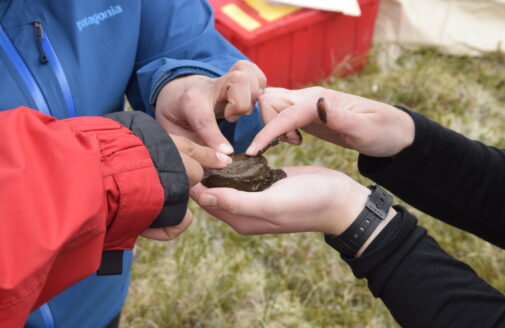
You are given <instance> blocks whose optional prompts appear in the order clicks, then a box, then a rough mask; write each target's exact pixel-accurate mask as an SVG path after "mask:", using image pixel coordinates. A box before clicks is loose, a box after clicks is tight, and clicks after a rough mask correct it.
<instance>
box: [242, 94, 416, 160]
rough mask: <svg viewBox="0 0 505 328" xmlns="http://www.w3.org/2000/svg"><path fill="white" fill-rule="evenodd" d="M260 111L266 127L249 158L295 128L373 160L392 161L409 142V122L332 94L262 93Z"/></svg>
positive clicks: (373, 104) (379, 106)
mask: <svg viewBox="0 0 505 328" xmlns="http://www.w3.org/2000/svg"><path fill="white" fill-rule="evenodd" d="M320 98H324V99H323V100H319V99H320ZM318 102H319V106H318ZM260 105H261V110H262V113H264V114H263V118H264V119H265V123H267V124H266V126H265V127H264V128H263V129H262V130H261V131H260V132H259V133H258V134H257V136H256V137H255V139H254V140H253V142H252V143H251V146H250V147H249V149H248V150H247V151H246V153H247V154H248V155H256V153H257V152H258V151H259V150H261V149H263V148H264V147H265V145H266V144H268V142H269V141H270V140H272V139H273V138H275V137H277V136H279V135H282V134H284V133H287V132H290V131H294V130H295V129H297V128H303V129H304V130H305V131H306V132H308V133H310V134H313V135H314V136H316V137H318V138H321V139H323V140H326V141H329V142H332V143H334V144H337V145H340V146H343V147H346V148H350V149H354V150H357V151H359V152H360V153H362V154H365V155H368V156H374V157H388V156H393V155H396V154H398V153H399V152H401V151H402V150H403V149H405V148H406V147H408V146H410V145H411V144H412V142H413V140H414V133H415V131H414V122H413V120H412V118H411V117H410V116H409V115H408V114H407V113H405V112H403V111H401V110H399V109H397V108H395V107H393V106H390V105H387V104H383V103H381V102H377V101H373V100H369V99H366V98H362V97H358V96H354V95H350V94H346V93H342V92H338V91H335V90H328V89H324V88H321V87H313V88H308V89H302V90H293V91H291V90H286V89H280V88H267V89H266V90H265V92H264V93H263V94H262V96H261V97H260ZM322 120H325V121H326V122H322Z"/></svg>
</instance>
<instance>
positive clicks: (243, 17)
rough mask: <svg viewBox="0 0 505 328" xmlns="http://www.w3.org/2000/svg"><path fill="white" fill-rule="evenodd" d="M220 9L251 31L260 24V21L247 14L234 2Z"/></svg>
mask: <svg viewBox="0 0 505 328" xmlns="http://www.w3.org/2000/svg"><path fill="white" fill-rule="evenodd" d="M221 11H222V12H223V13H224V14H225V15H226V16H228V17H230V18H231V19H232V20H233V21H234V22H235V23H237V24H238V25H240V26H242V27H243V28H244V29H245V30H247V31H249V32H251V31H254V30H255V29H257V28H258V27H260V26H261V23H260V22H258V21H257V20H255V19H254V18H252V17H251V16H249V15H248V14H247V13H246V12H245V11H243V10H242V9H240V8H239V6H237V5H236V4H234V3H230V4H227V5H226V6H223V7H221Z"/></svg>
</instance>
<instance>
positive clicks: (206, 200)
mask: <svg viewBox="0 0 505 328" xmlns="http://www.w3.org/2000/svg"><path fill="white" fill-rule="evenodd" d="M199 203H200V205H202V206H216V205H217V197H216V196H213V195H209V194H203V195H202V196H200V201H199Z"/></svg>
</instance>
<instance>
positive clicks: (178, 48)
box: [127, 0, 246, 114]
mask: <svg viewBox="0 0 505 328" xmlns="http://www.w3.org/2000/svg"><path fill="white" fill-rule="evenodd" d="M141 19H142V21H141V26H140V35H139V44H138V48H137V58H136V65H135V71H136V73H134V76H132V80H131V81H130V84H129V86H128V90H127V96H128V99H129V101H130V103H131V105H132V106H133V107H134V108H135V109H136V110H142V111H145V112H147V113H150V114H153V113H154V108H153V104H154V103H155V101H156V97H157V96H158V93H159V91H160V90H161V88H162V87H163V86H164V85H165V84H166V83H168V82H169V81H171V80H173V79H174V78H176V77H178V76H180V75H187V74H201V75H207V76H210V77H218V76H221V75H223V74H225V73H226V72H227V71H228V69H229V68H230V67H231V66H232V65H233V64H234V63H235V62H236V61H238V60H240V59H246V58H245V57H244V55H242V54H241V53H240V52H239V51H238V50H237V49H235V48H234V47H233V46H232V45H231V44H230V43H229V42H228V41H226V40H225V39H224V38H223V37H222V36H221V35H220V34H219V33H218V32H217V31H216V30H215V28H214V15H213V12H212V8H211V7H210V5H209V3H208V2H207V1H206V0H191V1H183V0H173V1H166V0H149V1H143V4H142V18H141Z"/></svg>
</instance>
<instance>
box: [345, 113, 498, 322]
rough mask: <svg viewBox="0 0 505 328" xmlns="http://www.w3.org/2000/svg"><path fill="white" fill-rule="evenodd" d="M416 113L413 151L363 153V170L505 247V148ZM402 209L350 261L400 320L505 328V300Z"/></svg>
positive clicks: (429, 210)
mask: <svg viewBox="0 0 505 328" xmlns="http://www.w3.org/2000/svg"><path fill="white" fill-rule="evenodd" d="M409 114H410V115H411V116H412V118H413V119H414V122H415V129H416V133H415V139H414V143H413V144H412V146H410V147H409V148H407V149H405V150H404V151H403V152H402V153H401V154H399V155H398V156H396V157H395V158H394V159H392V158H372V157H368V156H364V155H360V159H359V163H358V164H359V169H360V171H361V173H362V174H363V175H365V176H367V177H369V178H371V179H372V180H374V181H376V182H377V183H378V184H380V185H382V186H384V187H386V188H388V189H389V190H390V191H392V192H393V193H394V194H396V195H397V196H398V197H400V198H401V199H403V200H405V201H407V202H408V203H409V204H411V205H413V206H414V207H416V208H418V209H420V210H422V211H424V212H425V213H428V214H430V215H432V216H434V217H436V218H438V219H440V220H442V221H444V222H447V223H449V224H451V225H453V226H456V227H458V228H461V229H464V230H466V231H468V232H470V233H473V234H475V235H477V236H479V237H481V238H483V239H485V240H487V241H489V242H491V243H493V244H494V245H496V246H498V247H501V248H505V191H503V190H502V189H503V188H504V186H505V151H503V150H499V149H497V148H493V147H489V146H486V145H484V144H482V143H480V142H477V141H472V140H469V139H467V138H466V137H464V136H462V135H460V134H458V133H456V132H454V131H451V130H449V129H446V128H444V127H442V126H440V125H439V124H437V123H435V122H433V121H430V120H428V119H427V118H425V117H423V116H422V115H419V114H417V113H412V112H409ZM396 210H397V211H398V214H397V215H396V216H395V218H393V220H392V221H391V222H390V224H388V226H387V227H386V228H385V229H384V230H383V231H382V232H381V233H380V234H379V236H378V237H377V238H376V239H375V240H374V242H373V243H372V244H371V245H370V246H369V247H368V248H367V250H366V251H365V253H364V254H363V255H362V256H360V257H359V258H344V260H345V261H346V262H347V263H349V265H350V266H351V268H352V270H353V272H354V274H355V275H356V276H357V277H359V278H367V280H368V285H369V288H370V290H371V291H372V293H373V294H374V296H376V297H380V298H381V299H382V300H383V302H384V303H385V304H386V306H387V307H388V309H389V310H390V312H391V313H392V315H393V316H394V318H395V319H396V320H397V321H398V323H399V324H400V325H402V326H404V327H505V295H503V294H502V293H500V292H499V291H497V290H496V289H494V288H493V287H491V286H490V285H489V284H487V283H486V282H485V281H484V280H482V279H481V278H480V277H478V276H477V275H476V273H475V272H474V271H473V270H472V268H470V267H469V266H468V265H466V264H464V263H462V262H460V261H458V260H456V259H454V258H453V257H451V256H450V255H448V254H447V253H446V252H445V251H444V250H443V249H442V248H441V247H440V246H439V245H438V244H437V243H436V241H435V240H433V238H431V237H430V236H429V235H427V233H426V230H425V229H423V228H421V227H419V226H417V220H416V219H415V217H413V216H412V215H411V214H410V213H408V212H407V211H406V210H405V209H404V208H402V207H400V206H397V207H396ZM504 256H505V252H504Z"/></svg>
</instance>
